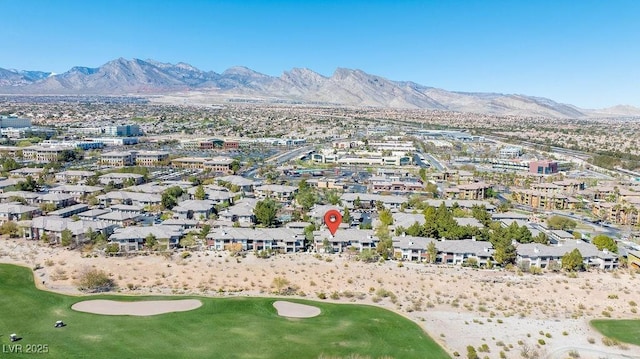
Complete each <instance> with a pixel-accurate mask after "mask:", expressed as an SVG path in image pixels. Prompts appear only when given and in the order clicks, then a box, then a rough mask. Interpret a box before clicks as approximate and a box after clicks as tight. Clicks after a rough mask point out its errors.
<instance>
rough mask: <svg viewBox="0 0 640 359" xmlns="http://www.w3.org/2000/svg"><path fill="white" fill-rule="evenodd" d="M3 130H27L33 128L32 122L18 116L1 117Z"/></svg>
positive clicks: (0, 122)
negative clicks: (26, 128)
mask: <svg viewBox="0 0 640 359" xmlns="http://www.w3.org/2000/svg"><path fill="white" fill-rule="evenodd" d="M0 127H1V128H25V127H31V120H30V119H28V118H20V117H17V116H0Z"/></svg>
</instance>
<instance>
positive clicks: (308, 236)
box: [304, 223, 316, 248]
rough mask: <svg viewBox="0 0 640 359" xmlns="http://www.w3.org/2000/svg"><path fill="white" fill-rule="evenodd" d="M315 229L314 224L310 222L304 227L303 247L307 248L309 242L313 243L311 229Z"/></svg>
mask: <svg viewBox="0 0 640 359" xmlns="http://www.w3.org/2000/svg"><path fill="white" fill-rule="evenodd" d="M315 230H316V225H315V224H313V223H310V224H309V225H308V226H306V227H304V242H305V243H304V247H305V248H308V247H309V246H310V244H311V243H313V231H315Z"/></svg>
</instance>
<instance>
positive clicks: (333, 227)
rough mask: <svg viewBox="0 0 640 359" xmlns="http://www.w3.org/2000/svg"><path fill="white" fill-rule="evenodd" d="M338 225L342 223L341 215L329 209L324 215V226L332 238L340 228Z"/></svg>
mask: <svg viewBox="0 0 640 359" xmlns="http://www.w3.org/2000/svg"><path fill="white" fill-rule="evenodd" d="M340 223H342V214H340V212H338V211H337V210H335V209H331V210H328V211H327V213H325V214H324V224H326V225H327V227H328V228H329V232H331V235H332V236H333V235H334V234H336V231H337V230H338V227H340Z"/></svg>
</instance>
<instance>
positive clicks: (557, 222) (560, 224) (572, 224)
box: [547, 216, 578, 230]
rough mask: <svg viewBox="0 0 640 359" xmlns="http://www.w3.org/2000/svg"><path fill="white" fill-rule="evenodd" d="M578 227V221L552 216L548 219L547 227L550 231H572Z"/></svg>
mask: <svg viewBox="0 0 640 359" xmlns="http://www.w3.org/2000/svg"><path fill="white" fill-rule="evenodd" d="M577 225H578V224H577V223H576V221H574V220H572V219H570V218H567V217H562V216H551V217H549V218H547V226H548V227H549V228H550V229H562V230H572V229H574V228H576V226H577Z"/></svg>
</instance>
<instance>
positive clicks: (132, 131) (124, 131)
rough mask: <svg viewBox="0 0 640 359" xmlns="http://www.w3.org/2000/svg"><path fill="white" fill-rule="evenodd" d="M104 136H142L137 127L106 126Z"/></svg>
mask: <svg viewBox="0 0 640 359" xmlns="http://www.w3.org/2000/svg"><path fill="white" fill-rule="evenodd" d="M104 134H105V135H106V136H112V137H136V136H142V130H140V126H138V125H120V126H107V127H105V128H104Z"/></svg>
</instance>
